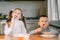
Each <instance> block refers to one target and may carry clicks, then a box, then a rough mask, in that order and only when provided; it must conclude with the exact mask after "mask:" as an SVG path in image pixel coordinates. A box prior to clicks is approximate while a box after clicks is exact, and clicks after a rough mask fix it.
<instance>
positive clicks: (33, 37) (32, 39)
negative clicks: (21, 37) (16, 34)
mask: <svg viewBox="0 0 60 40" xmlns="http://www.w3.org/2000/svg"><path fill="white" fill-rule="evenodd" d="M29 39H30V40H58V36H55V37H52V38H48V37H42V36H40V35H30V38H29Z"/></svg>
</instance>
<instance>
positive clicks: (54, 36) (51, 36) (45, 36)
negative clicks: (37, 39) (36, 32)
mask: <svg viewBox="0 0 60 40" xmlns="http://www.w3.org/2000/svg"><path fill="white" fill-rule="evenodd" d="M40 36H42V37H55V36H56V35H40Z"/></svg>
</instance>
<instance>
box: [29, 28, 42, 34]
mask: <svg viewBox="0 0 60 40" xmlns="http://www.w3.org/2000/svg"><path fill="white" fill-rule="evenodd" d="M41 31H42V28H37V29H35V30H32V31H30V32H29V34H35V33H38V32H41Z"/></svg>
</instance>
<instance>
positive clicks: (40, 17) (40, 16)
mask: <svg viewBox="0 0 60 40" xmlns="http://www.w3.org/2000/svg"><path fill="white" fill-rule="evenodd" d="M41 17H47V15H40V16H39V19H40V18H41ZM47 18H48V17H47Z"/></svg>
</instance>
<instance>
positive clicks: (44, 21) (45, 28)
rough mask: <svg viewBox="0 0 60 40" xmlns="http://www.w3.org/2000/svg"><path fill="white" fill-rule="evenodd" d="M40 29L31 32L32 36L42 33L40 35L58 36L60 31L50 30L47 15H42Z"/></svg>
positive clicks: (39, 22)
mask: <svg viewBox="0 0 60 40" xmlns="http://www.w3.org/2000/svg"><path fill="white" fill-rule="evenodd" d="M38 25H39V28H37V29H35V30H32V31H30V32H29V33H30V34H35V33H40V34H52V35H54V34H58V31H57V30H55V29H54V28H49V21H48V17H47V16H46V15H41V16H40V18H39V21H38Z"/></svg>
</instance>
